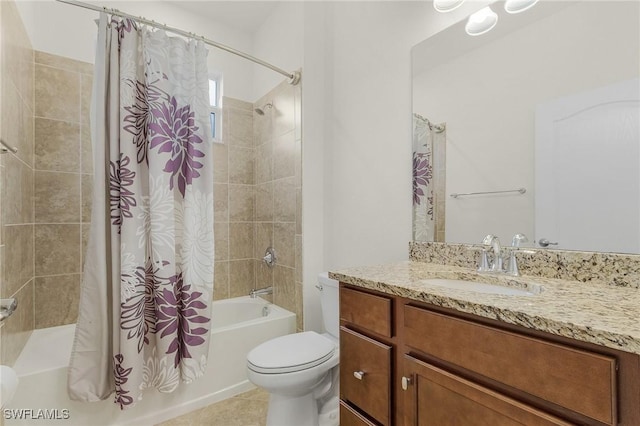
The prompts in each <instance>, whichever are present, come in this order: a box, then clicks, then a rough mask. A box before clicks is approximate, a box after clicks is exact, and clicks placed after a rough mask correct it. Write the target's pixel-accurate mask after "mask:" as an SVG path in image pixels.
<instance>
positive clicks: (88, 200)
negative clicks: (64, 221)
mask: <svg viewBox="0 0 640 426" xmlns="http://www.w3.org/2000/svg"><path fill="white" fill-rule="evenodd" d="M80 185H81V197H82V198H81V204H82V210H81V220H82V222H91V206H92V203H93V175H81V181H80Z"/></svg>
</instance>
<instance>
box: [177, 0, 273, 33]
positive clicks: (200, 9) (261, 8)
mask: <svg viewBox="0 0 640 426" xmlns="http://www.w3.org/2000/svg"><path fill="white" fill-rule="evenodd" d="M166 3H169V4H172V5H175V6H176V7H179V8H182V9H184V10H187V11H189V12H192V13H196V14H198V15H201V16H202V15H204V16H206V17H208V18H211V20H213V21H216V22H219V23H221V24H225V25H228V26H230V27H233V28H237V29H239V30H242V31H245V32H248V33H254V32H255V31H256V30H257V29H258V28H259V27H260V25H261V24H262V23H263V22H264V21H265V19H266V18H267V17H268V16H269V15H270V14H271V12H273V10H274V9H275V8H276V7H277V6H278V4H279V3H280V2H279V1H264V0H263V1H245V0H226V1H220V0H209V1H179V0H173V1H167V2H166Z"/></svg>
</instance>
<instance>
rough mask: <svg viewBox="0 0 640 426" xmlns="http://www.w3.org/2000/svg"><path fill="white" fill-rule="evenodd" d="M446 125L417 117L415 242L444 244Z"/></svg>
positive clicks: (414, 147) (414, 198)
mask: <svg viewBox="0 0 640 426" xmlns="http://www.w3.org/2000/svg"><path fill="white" fill-rule="evenodd" d="M445 143H446V131H445V125H444V124H440V125H433V124H432V123H431V122H430V121H429V120H427V119H426V118H424V117H422V116H420V115H419V114H413V240H414V241H441V242H444V201H445V198H444V197H445V194H444V182H445V179H444V178H445V176H444V173H445V147H446V145H445Z"/></svg>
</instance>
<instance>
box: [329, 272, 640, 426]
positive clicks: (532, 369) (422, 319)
mask: <svg viewBox="0 0 640 426" xmlns="http://www.w3.org/2000/svg"><path fill="white" fill-rule="evenodd" d="M340 322H341V333H340V339H341V340H340V346H341V349H340V351H341V352H340V363H341V364H340V380H341V382H340V387H341V390H340V398H341V404H342V405H341V416H342V417H343V420H342V422H343V423H341V424H345V425H362V424H373V425H398V426H400V425H406V426H414V425H420V426H431V425H432V426H448V425H461V426H467V425H469V426H471V425H472V426H483V425H487V426H489V425H491V426H501V425H527V426H528V425H531V426H537V425H598V426H602V425H610V426H613V425H625V426H638V425H640V357H639V356H638V355H635V354H630V353H625V352H621V351H616V350H614V349H609V348H604V347H601V346H597V345H593V344H590V343H585V342H579V341H575V340H572V339H567V338H564V337H559V336H554V335H551V334H548V333H544V332H541V331H536V330H531V329H527V328H524V327H519V326H514V325H510V324H506V323H504V322H500V321H496V320H490V319H486V318H481V317H478V316H475V315H471V314H466V313H461V312H458V311H454V310H451V309H446V308H441V307H437V306H434V305H430V304H427V303H422V302H418V301H414V300H411V299H406V298H403V297H399V296H392V295H387V294H383V293H378V292H375V291H371V290H364V289H360V288H358V287H354V286H349V285H346V284H343V283H341V284H340Z"/></svg>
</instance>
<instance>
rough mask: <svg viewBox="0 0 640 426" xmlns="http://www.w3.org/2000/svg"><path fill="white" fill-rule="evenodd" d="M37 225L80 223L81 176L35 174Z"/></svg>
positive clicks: (52, 173) (74, 174) (72, 174)
mask: <svg viewBox="0 0 640 426" xmlns="http://www.w3.org/2000/svg"><path fill="white" fill-rule="evenodd" d="M35 187H36V198H35V212H36V223H79V222H80V175H79V174H76V173H59V172H40V171H36V172H35Z"/></svg>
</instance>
